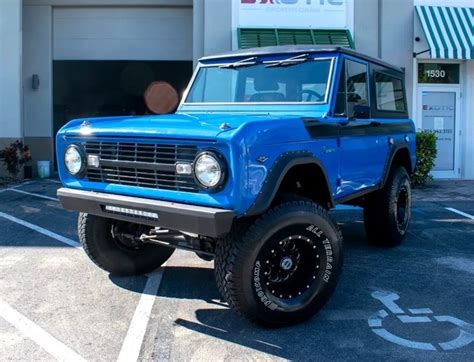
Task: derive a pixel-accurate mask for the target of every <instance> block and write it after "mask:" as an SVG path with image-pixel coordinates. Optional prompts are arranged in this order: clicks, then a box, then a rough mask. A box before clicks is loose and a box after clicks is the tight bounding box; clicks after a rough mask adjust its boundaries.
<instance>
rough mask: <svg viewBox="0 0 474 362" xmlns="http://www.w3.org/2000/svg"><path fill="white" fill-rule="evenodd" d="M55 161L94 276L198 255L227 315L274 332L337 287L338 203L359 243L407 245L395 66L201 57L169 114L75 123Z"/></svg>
mask: <svg viewBox="0 0 474 362" xmlns="http://www.w3.org/2000/svg"><path fill="white" fill-rule="evenodd" d="M57 158H58V160H59V162H58V168H59V175H60V177H61V181H62V183H63V186H64V187H63V188H61V189H59V191H58V196H59V198H60V200H61V203H62V205H63V207H64V208H66V209H69V210H77V211H79V212H80V214H79V220H78V232H79V239H80V241H81V243H82V245H83V248H84V251H85V252H86V253H87V254H88V256H89V257H90V258H91V259H92V261H93V262H94V263H96V264H97V265H98V266H99V267H101V268H103V269H105V270H106V271H108V272H110V273H113V274H118V275H136V274H143V273H147V272H150V271H152V270H154V269H155V268H157V267H159V266H160V265H162V264H163V263H165V262H166V261H167V260H168V258H169V257H170V256H171V254H172V253H173V251H174V250H175V249H176V248H181V249H186V250H190V251H194V252H196V253H197V255H198V256H200V257H201V258H203V259H205V260H209V261H211V260H214V263H215V268H214V269H215V279H216V282H217V286H218V289H219V291H220V293H221V295H222V298H223V300H225V301H226V302H227V303H228V304H229V306H230V307H232V308H234V309H235V310H237V311H238V312H239V314H240V315H242V316H244V317H247V318H248V319H250V320H252V321H255V322H258V323H261V324H264V325H268V326H281V325H288V324H293V323H297V322H300V321H303V320H305V319H307V318H309V317H311V316H312V315H313V314H315V313H316V312H317V311H318V310H319V309H321V308H322V307H323V305H324V304H325V303H326V302H327V301H328V299H329V298H330V296H331V294H332V293H333V291H334V289H335V287H336V284H337V280H338V278H339V275H340V273H341V270H342V264H343V250H342V236H341V232H340V231H339V229H338V226H337V224H336V223H335V222H334V221H332V220H331V218H330V216H329V215H328V211H329V210H330V209H331V208H333V207H335V205H337V204H347V205H356V206H360V207H363V210H364V223H365V230H366V233H367V238H368V240H369V242H371V243H373V244H376V245H379V246H384V247H390V246H395V245H398V244H399V243H400V242H401V241H402V239H403V238H404V236H405V234H406V232H407V227H408V223H409V220H410V215H411V211H410V207H411V188H410V174H411V173H412V172H413V170H414V165H415V128H414V124H413V122H412V121H411V120H410V119H409V118H408V114H407V106H406V95H405V87H404V72H403V70H402V69H400V68H397V67H394V66H391V65H389V64H386V63H385V62H382V61H381V60H378V59H374V58H371V57H368V56H365V55H362V54H359V53H357V52H355V51H353V50H350V49H344V48H340V47H333V46H323V47H316V46H282V47H268V48H258V49H247V50H239V51H234V52H230V53H225V54H221V55H216V56H208V57H204V58H202V59H200V61H199V64H198V67H197V69H196V71H195V73H194V75H193V78H192V80H191V82H190V85H189V87H188V88H187V90H186V92H185V93H184V95H183V98H182V100H181V103H180V105H179V107H178V109H177V111H176V112H175V114H170V115H159V116H142V117H110V118H97V119H93V118H88V119H79V120H73V121H71V122H69V123H68V124H67V125H66V126H64V127H63V128H62V129H61V130H60V131H59V133H58V135H57Z"/></svg>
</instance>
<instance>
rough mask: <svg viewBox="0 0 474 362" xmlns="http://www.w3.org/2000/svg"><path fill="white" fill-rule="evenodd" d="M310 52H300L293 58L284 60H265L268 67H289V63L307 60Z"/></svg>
mask: <svg viewBox="0 0 474 362" xmlns="http://www.w3.org/2000/svg"><path fill="white" fill-rule="evenodd" d="M308 57H309V54H300V55H296V56H294V57H291V58H287V59H282V60H268V61H265V62H263V64H266V67H267V68H270V67H287V66H289V65H294V64H300V63H304V62H306V61H307V60H308V59H309V58H308Z"/></svg>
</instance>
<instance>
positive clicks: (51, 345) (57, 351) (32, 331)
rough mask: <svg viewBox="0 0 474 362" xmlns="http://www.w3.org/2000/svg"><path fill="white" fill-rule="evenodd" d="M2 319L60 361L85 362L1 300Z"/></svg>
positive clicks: (0, 311) (0, 315)
mask: <svg viewBox="0 0 474 362" xmlns="http://www.w3.org/2000/svg"><path fill="white" fill-rule="evenodd" d="M0 317H1V318H3V319H5V320H6V321H7V322H8V323H10V324H11V325H12V326H14V327H15V328H16V329H18V330H19V331H20V332H21V333H22V334H23V335H24V336H26V337H27V338H29V339H31V340H32V341H34V342H35V343H36V344H37V345H38V346H40V347H41V348H43V349H44V350H45V351H47V352H48V353H49V354H51V356H53V357H54V358H55V359H57V360H58V361H85V359H84V358H82V357H81V356H79V355H78V354H77V353H76V352H74V351H73V350H72V349H70V348H69V347H67V346H65V345H64V344H63V343H61V342H60V341H58V340H57V339H56V338H54V337H53V336H52V335H51V334H49V333H48V332H46V331H45V330H44V329H42V328H41V327H39V326H38V325H36V324H35V323H33V322H32V321H30V320H29V319H28V318H26V317H25V316H24V315H22V314H21V313H19V312H17V311H16V310H15V309H13V308H12V307H10V306H9V305H8V304H7V303H5V302H4V301H2V300H0Z"/></svg>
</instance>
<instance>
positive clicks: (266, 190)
mask: <svg viewBox="0 0 474 362" xmlns="http://www.w3.org/2000/svg"><path fill="white" fill-rule="evenodd" d="M308 164H314V165H316V166H318V167H319V168H320V169H321V171H322V173H323V175H324V179H325V182H326V186H327V188H328V190H329V197H330V207H333V206H334V200H333V197H332V194H331V189H330V187H329V182H328V177H327V174H326V172H325V170H324V167H322V164H321V162H320V161H319V160H318V159H317V158H316V157H314V155H313V153H311V152H309V151H290V152H285V153H282V154H281V155H280V156H278V158H277V159H276V160H275V162H274V164H273V166H272V168H271V169H270V171H269V172H268V175H267V177H266V179H265V181H264V183H263V186H262V189H261V190H260V192H259V194H258V196H257V198H256V199H255V201H254V203H253V204H252V205H251V206H250V208H249V209H248V210H247V212H246V213H245V216H254V215H259V214H262V213H263V212H265V211H266V210H268V208H269V207H270V206H271V204H272V202H273V200H274V199H275V196H276V194H277V192H278V189H279V188H280V185H281V183H282V181H283V179H284V178H285V176H286V174H287V173H288V171H289V170H290V169H291V168H292V167H294V166H299V165H308Z"/></svg>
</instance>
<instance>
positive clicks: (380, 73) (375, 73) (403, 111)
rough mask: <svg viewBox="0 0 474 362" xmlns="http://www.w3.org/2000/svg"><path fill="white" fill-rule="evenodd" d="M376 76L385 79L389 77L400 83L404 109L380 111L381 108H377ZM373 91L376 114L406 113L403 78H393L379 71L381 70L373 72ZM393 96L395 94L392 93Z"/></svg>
mask: <svg viewBox="0 0 474 362" xmlns="http://www.w3.org/2000/svg"><path fill="white" fill-rule="evenodd" d="M377 74H379V75H384V76H386V77H390V78H393V79H397V80H399V81H400V83H401V86H402V92H403V108H404V109H403V110H398V109H381V108H379V104H378V102H377V99H378V97H377ZM374 90H375V93H374V101H375V109H376V110H377V112H393V113H406V111H407V104H406V89H405V85H404V84H403V78H401V77H397V76H394V75H392V74H388V73H387V72H384V71H381V70H374ZM394 94H395V92H394ZM395 101H396V100H395Z"/></svg>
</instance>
